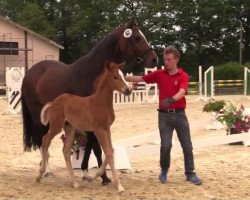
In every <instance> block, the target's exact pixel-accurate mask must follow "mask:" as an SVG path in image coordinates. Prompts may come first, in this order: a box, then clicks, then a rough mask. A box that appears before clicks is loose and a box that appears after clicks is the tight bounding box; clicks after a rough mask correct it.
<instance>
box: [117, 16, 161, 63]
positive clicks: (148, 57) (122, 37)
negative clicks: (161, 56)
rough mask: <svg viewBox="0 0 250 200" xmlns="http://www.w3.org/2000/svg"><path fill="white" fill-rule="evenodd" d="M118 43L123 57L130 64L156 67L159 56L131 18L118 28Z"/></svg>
mask: <svg viewBox="0 0 250 200" xmlns="http://www.w3.org/2000/svg"><path fill="white" fill-rule="evenodd" d="M117 35H118V37H119V40H118V43H119V48H120V51H121V54H122V56H123V59H124V60H125V62H126V65H128V66H138V65H140V66H143V67H150V68H151V67H155V66H156V65H157V63H158V57H157V55H156V54H155V52H154V51H153V49H152V48H151V47H150V46H149V43H148V41H147V39H146V38H145V36H144V34H143V33H142V31H141V30H140V29H139V27H138V26H137V25H136V24H135V23H134V20H131V21H130V22H128V23H127V24H126V25H124V26H122V27H120V28H119V29H118V32H117Z"/></svg>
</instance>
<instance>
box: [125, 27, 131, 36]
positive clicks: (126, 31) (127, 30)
mask: <svg viewBox="0 0 250 200" xmlns="http://www.w3.org/2000/svg"><path fill="white" fill-rule="evenodd" d="M131 35H132V30H131V29H130V28H128V29H126V30H125V31H124V33H123V36H124V37H125V38H129V37H131Z"/></svg>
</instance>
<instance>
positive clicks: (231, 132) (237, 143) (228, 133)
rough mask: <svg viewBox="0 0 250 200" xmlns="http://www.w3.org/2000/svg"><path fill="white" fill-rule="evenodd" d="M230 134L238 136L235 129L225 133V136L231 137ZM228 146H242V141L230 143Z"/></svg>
mask: <svg viewBox="0 0 250 200" xmlns="http://www.w3.org/2000/svg"><path fill="white" fill-rule="evenodd" d="M232 134H239V132H238V131H237V130H236V129H235V128H231V129H230V131H229V132H227V135H232ZM229 145H243V141H241V142H232V143H229Z"/></svg>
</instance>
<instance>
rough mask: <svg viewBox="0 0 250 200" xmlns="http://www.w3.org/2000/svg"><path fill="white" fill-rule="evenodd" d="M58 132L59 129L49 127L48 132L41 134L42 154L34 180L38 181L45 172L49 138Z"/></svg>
mask: <svg viewBox="0 0 250 200" xmlns="http://www.w3.org/2000/svg"><path fill="white" fill-rule="evenodd" d="M59 132H60V129H59V130H58V129H51V128H50V129H49V132H48V133H47V134H46V135H45V136H43V140H42V146H41V149H42V151H41V154H42V161H41V164H40V170H39V175H38V176H37V177H36V181H37V182H39V181H40V180H41V178H42V176H43V174H44V172H45V169H46V163H47V161H48V155H49V153H48V148H49V146H50V143H51V140H52V139H53V138H54V137H55V135H57V134H58V133H59Z"/></svg>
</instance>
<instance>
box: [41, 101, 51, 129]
mask: <svg viewBox="0 0 250 200" xmlns="http://www.w3.org/2000/svg"><path fill="white" fill-rule="evenodd" d="M50 106H51V102H50V103H47V104H46V105H45V106H43V108H42V111H41V115H40V119H41V122H42V124H43V125H44V126H46V125H47V124H48V123H49V120H50V116H49V111H50Z"/></svg>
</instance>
